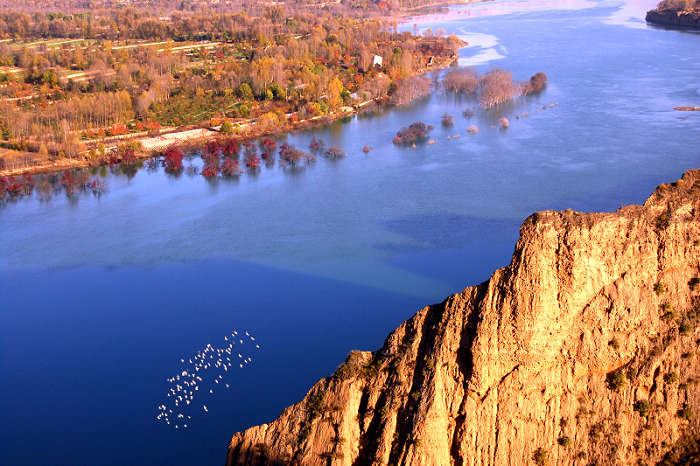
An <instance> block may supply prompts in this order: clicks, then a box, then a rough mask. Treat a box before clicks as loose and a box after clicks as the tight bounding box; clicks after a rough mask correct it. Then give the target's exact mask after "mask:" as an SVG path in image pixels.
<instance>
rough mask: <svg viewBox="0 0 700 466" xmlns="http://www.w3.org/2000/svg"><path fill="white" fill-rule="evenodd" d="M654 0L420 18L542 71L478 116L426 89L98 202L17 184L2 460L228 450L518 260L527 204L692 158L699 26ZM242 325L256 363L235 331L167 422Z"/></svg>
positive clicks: (0, 332)
mask: <svg viewBox="0 0 700 466" xmlns="http://www.w3.org/2000/svg"><path fill="white" fill-rule="evenodd" d="M651 6H652V3H651V2H649V1H643V2H627V3H622V2H614V1H603V2H593V1H591V2H583V1H579V0H576V1H569V2H567V1H559V2H557V1H552V2H548V1H540V2H526V1H522V2H517V1H516V2H506V1H497V2H489V3H483V4H477V5H474V6H458V7H454V8H451V10H450V13H449V14H447V15H437V16H429V17H424V18H420V19H418V20H416V21H411V22H409V23H407V24H405V25H403V26H401V27H402V28H404V29H406V30H413V28H414V27H416V28H418V29H421V30H425V29H426V28H431V29H432V30H433V31H437V29H439V28H443V29H445V31H446V33H448V34H451V33H454V34H457V35H459V36H460V37H462V38H464V39H465V40H467V41H468V42H469V43H470V46H468V47H465V48H464V49H462V50H461V51H460V58H459V64H460V65H461V66H474V67H476V68H477V69H478V70H479V71H480V72H483V71H485V70H487V69H489V68H491V67H494V66H498V67H502V68H504V69H507V70H509V71H511V72H512V73H513V76H514V77H515V78H516V79H518V80H526V79H528V78H529V77H530V76H531V75H532V74H534V73H535V72H538V71H543V72H545V73H546V74H547V76H548V78H549V84H548V86H547V88H546V90H545V91H544V92H542V93H541V94H540V95H538V96H534V97H528V98H524V99H520V100H518V101H516V102H515V103H513V104H512V105H508V106H506V107H502V108H500V109H498V110H497V111H490V112H486V111H477V112H476V114H475V115H474V116H473V117H472V118H471V119H465V118H463V117H462V111H463V110H464V109H465V108H473V107H474V106H475V105H474V102H473V101H470V100H469V99H464V98H455V97H454V96H446V95H444V94H442V93H441V92H436V93H434V94H433V95H432V96H431V97H430V98H428V99H426V100H423V101H420V102H416V103H414V104H412V105H410V106H408V107H405V108H401V109H391V110H388V111H385V112H382V113H380V114H377V115H374V116H363V117H353V118H350V119H349V120H348V121H344V122H337V123H334V124H333V125H331V126H329V127H326V128H321V129H315V130H312V131H307V132H299V133H296V134H290V135H288V136H285V137H284V138H281V140H280V141H279V142H280V143H281V142H283V141H284V140H286V141H287V142H290V143H293V144H295V145H297V146H299V147H304V148H306V147H308V145H309V141H310V140H311V138H312V137H314V136H316V137H321V138H323V139H324V140H325V141H326V143H327V144H328V145H337V146H340V147H342V148H343V149H344V150H345V151H346V152H347V154H348V155H347V157H345V158H344V159H342V160H338V161H331V160H326V159H323V158H320V159H319V160H318V161H317V162H316V163H315V164H313V165H311V166H309V167H307V168H305V169H304V170H298V171H294V172H291V171H289V170H285V169H283V168H282V167H280V165H279V164H275V165H274V166H273V167H271V168H267V167H263V168H262V169H261V171H260V173H259V174H257V175H247V174H244V175H243V176H242V177H241V178H240V179H239V180H224V179H219V180H217V181H213V182H212V181H209V180H207V179H205V178H204V177H202V176H198V175H194V176H190V175H188V174H187V173H184V174H182V175H181V176H179V177H173V176H171V175H168V174H166V173H164V171H163V169H162V168H158V169H155V170H148V169H142V170H139V171H138V172H136V173H135V174H132V175H130V176H127V175H125V174H123V173H121V172H119V170H111V171H107V173H106V174H105V176H104V178H103V179H104V183H105V185H106V192H105V193H104V194H103V195H102V196H93V195H91V194H79V195H75V196H72V197H67V196H65V195H64V194H61V193H57V194H54V195H53V196H51V198H50V199H48V200H46V199H40V198H39V196H38V195H33V196H30V197H24V198H21V199H17V200H10V201H5V203H4V205H3V206H2V207H0V238H1V241H0V374H2V385H1V386H0V419H2V420H3V422H2V425H1V426H0V445H2V447H0V463H1V464H7V465H25V464H26V465H34V464H36V465H38V464H51V465H73V466H75V465H95V464H99V465H123V464H130V465H150V464H171V465H191V464H222V463H223V462H224V460H225V454H226V447H227V445H228V441H229V439H230V436H231V434H232V433H234V432H235V431H237V430H240V429H243V428H245V427H247V426H250V425H254V424H259V423H263V422H267V421H270V420H272V419H273V418H274V417H276V416H277V415H278V414H279V413H280V411H281V410H282V409H283V408H284V407H285V406H287V405H289V404H291V403H293V402H295V401H298V400H299V399H301V397H302V396H303V395H304V394H305V392H306V391H307V390H308V388H309V387H310V386H311V385H312V384H313V383H314V382H315V381H316V380H317V379H318V378H320V377H323V376H325V375H329V374H330V373H332V372H333V370H334V369H335V367H336V366H337V365H338V364H339V363H341V362H342V361H343V359H344V357H345V356H346V354H347V353H348V351H350V350H351V349H376V348H378V347H379V346H381V344H382V342H383V340H384V338H385V336H386V334H387V333H388V332H389V331H390V330H392V329H393V328H395V327H396V326H397V325H398V324H399V323H400V322H402V321H403V320H405V319H407V318H408V317H410V316H411V315H412V314H413V313H414V312H415V311H416V310H418V309H420V308H421V307H422V306H424V305H427V304H430V303H433V302H438V301H441V300H442V299H443V298H444V297H446V296H447V295H449V294H451V293H454V292H457V291H459V290H461V289H463V288H464V287H466V286H469V285H472V284H476V283H479V282H481V281H483V280H485V279H487V278H488V277H489V275H490V274H491V273H492V272H493V271H494V270H495V269H496V268H498V267H501V266H504V265H506V264H507V263H508V262H509V260H510V256H511V254H512V252H513V246H514V243H515V241H516V240H517V237H518V228H519V226H520V224H521V222H522V221H523V219H524V218H526V217H527V216H528V215H530V214H531V213H532V212H534V211H537V210H548V209H567V208H571V209H575V210H581V211H585V212H589V211H600V210H615V209H617V208H618V207H620V206H621V205H623V204H628V203H640V202H643V201H644V200H645V198H646V197H647V196H648V195H649V194H650V193H651V191H652V190H653V189H654V187H655V186H656V185H658V184H660V183H663V182H669V181H673V180H675V179H677V178H678V177H680V175H681V174H682V173H683V171H685V170H687V169H689V168H696V167H698V164H699V162H700V150H699V149H698V145H697V143H698V141H700V112H678V111H674V110H673V108H674V107H676V106H682V105H695V106H697V105H700V80H699V79H698V77H700V62H698V60H697V57H700V35H698V34H697V33H691V32H682V31H672V30H664V29H659V28H654V27H650V26H647V25H646V24H645V23H644V21H643V17H644V12H645V11H646V9H648V8H650V7H651ZM414 23H416V25H415V26H414ZM444 113H450V114H453V115H454V116H455V125H454V126H453V127H451V128H447V129H446V128H443V127H442V126H441V125H440V117H441V115H442V114H444ZM525 113H527V116H523V115H525ZM501 116H506V117H508V118H509V120H510V127H509V128H508V129H507V130H500V129H499V128H498V127H497V120H498V118H499V117H501ZM516 116H519V117H520V118H516ZM414 121H425V122H426V123H432V124H433V125H435V127H436V128H435V129H434V130H433V131H432V135H431V137H433V138H434V139H436V142H435V144H432V145H428V144H426V145H419V146H418V147H417V148H415V149H411V148H400V147H397V146H394V145H393V144H392V142H391V141H392V138H393V136H394V134H395V133H396V131H398V130H399V129H400V128H401V127H403V126H407V125H408V124H410V123H412V122H414ZM472 124H473V125H476V126H478V127H479V129H480V131H479V133H478V134H476V135H470V134H467V132H466V128H467V126H469V125H472ZM457 134H459V136H460V137H459V138H455V137H454V135H457ZM448 136H449V138H448ZM365 145H368V146H371V147H372V148H373V149H372V151H371V152H369V153H368V154H364V153H363V152H362V150H361V149H362V147H363V146H365ZM200 162H201V160H199V158H197V157H194V158H192V159H190V160H188V161H186V162H185V165H186V166H188V165H193V166H197V165H198V164H200ZM234 330H236V331H237V332H238V334H237V335H236V337H235V338H236V340H239V338H238V336H243V335H244V332H245V331H248V332H249V334H250V335H251V336H254V338H255V342H253V341H252V340H251V339H250V338H249V337H245V341H243V344H241V343H238V341H236V343H237V345H238V346H237V347H236V348H244V350H245V351H242V352H243V353H244V354H243V356H244V359H246V363H245V364H242V365H243V368H240V367H238V366H239V364H238V362H239V361H242V359H241V358H238V357H237V355H235V353H237V352H238V351H239V350H237V349H236V350H234V351H233V354H234V360H236V361H235V362H236V364H234V365H233V366H232V367H231V369H230V370H227V371H226V372H225V373H224V372H222V373H221V374H222V375H223V377H222V378H221V379H220V380H221V382H220V383H216V382H212V381H209V385H207V386H206V389H205V387H202V389H201V390H199V391H197V392H195V394H196V396H195V398H194V400H193V402H192V404H191V405H187V406H186V409H185V408H183V407H182V406H181V407H180V408H178V409H182V410H184V411H183V412H186V414H185V417H184V418H183V420H181V421H173V422H172V423H171V424H167V423H165V422H162V419H157V418H156V416H157V415H158V414H159V412H160V411H159V408H158V407H159V406H161V405H162V404H165V403H167V402H171V401H172V397H167V393H168V390H169V388H170V387H171V386H172V384H171V383H169V382H168V381H166V379H168V378H170V377H173V376H175V375H176V374H178V375H179V374H181V373H182V371H183V370H185V369H188V368H186V367H185V366H187V364H188V362H189V359H190V358H192V356H193V355H195V354H196V353H197V351H199V350H201V349H202V348H203V347H205V346H206V345H207V344H211V345H213V347H226V345H229V344H230V343H228V342H229V341H231V340H233V339H234V335H232V334H233V332H234ZM224 337H226V340H225V339H224ZM240 340H243V338H241V339H240ZM255 344H259V346H260V348H255V347H254V345H255ZM229 348H230V346H229ZM211 353H212V352H211V351H210V353H209V354H211ZM248 357H250V358H251V359H250V360H247V358H248ZM181 360H184V361H185V362H184V363H183V362H182V361H181ZM188 367H189V366H188ZM190 369H191V368H190ZM183 380H184V376H183ZM203 383H204V382H202V384H203ZM225 383H227V384H229V387H228V388H225V387H224V384H225ZM210 386H211V387H214V388H215V390H214V393H209V391H208V390H209V387H210ZM202 405H206V406H207V411H206V412H205V411H204V410H203V409H202ZM168 406H170V404H168ZM177 413H178V410H177V409H175V410H174V412H173V413H172V415H171V416H175V415H176V414H177ZM187 416H190V417H189V418H188V417H187ZM178 422H179V427H180V428H179V429H174V425H175V424H176V423H178ZM184 423H187V424H188V427H187V428H183V425H184Z"/></svg>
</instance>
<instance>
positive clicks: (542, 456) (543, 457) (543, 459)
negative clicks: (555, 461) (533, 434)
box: [532, 448, 549, 466]
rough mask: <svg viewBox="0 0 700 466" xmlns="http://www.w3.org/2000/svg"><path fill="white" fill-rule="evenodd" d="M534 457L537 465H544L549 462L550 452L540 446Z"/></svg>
mask: <svg viewBox="0 0 700 466" xmlns="http://www.w3.org/2000/svg"><path fill="white" fill-rule="evenodd" d="M532 459H533V460H534V461H535V464H536V465H537V466H544V465H546V464H547V463H549V452H548V451H547V450H545V449H544V448H538V449H537V450H535V453H534V454H533V455H532Z"/></svg>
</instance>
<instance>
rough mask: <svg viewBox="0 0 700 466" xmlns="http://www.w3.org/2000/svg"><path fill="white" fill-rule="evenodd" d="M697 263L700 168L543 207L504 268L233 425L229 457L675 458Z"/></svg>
mask: <svg viewBox="0 0 700 466" xmlns="http://www.w3.org/2000/svg"><path fill="white" fill-rule="evenodd" d="M698 276H700V170H694V171H690V172H688V173H686V174H685V175H684V176H683V178H682V179H681V180H680V181H678V182H676V183H673V184H669V185H662V186H660V187H658V188H657V189H656V191H655V192H654V194H653V195H652V196H651V197H650V198H649V199H648V200H647V202H646V203H645V204H644V205H643V206H628V207H624V208H622V209H620V210H619V211H617V212H616V213H602V214H581V213H578V212H573V211H565V212H540V213H536V214H534V215H532V216H531V217H530V218H528V219H527V220H526V221H525V222H524V223H523V225H522V227H521V235H520V239H519V241H518V243H517V245H516V248H515V253H514V254H513V258H512V261H511V263H510V265H509V266H507V267H504V268H502V269H499V270H497V271H496V272H495V273H494V275H493V276H492V277H491V278H490V279H489V280H488V281H486V282H484V283H482V284H480V285H478V286H473V287H469V288H467V289H465V290H464V291H462V292H461V293H458V294H455V295H453V296H450V297H449V298H447V299H446V300H445V301H444V302H442V303H440V304H436V305H433V306H429V307H426V308H424V309H422V310H421V311H419V312H418V313H417V314H416V315H415V316H414V317H413V318H411V319H410V320H408V321H406V322H405V323H403V324H402V325H401V326H400V327H399V328H397V329H396V330H395V331H394V332H393V333H392V334H390V335H389V337H388V338H387V340H386V342H385V344H384V346H383V347H382V348H381V349H380V350H378V351H376V352H373V353H371V352H359V351H358V352H353V353H351V354H350V355H349V356H348V359H347V360H346V361H345V362H344V363H343V364H342V365H341V366H340V367H339V368H338V370H337V371H336V372H335V374H333V375H332V376H331V377H328V378H324V379H322V380H320V381H319V382H317V383H316V384H315V385H314V386H313V387H312V388H311V390H310V391H309V393H308V394H307V396H306V397H305V398H304V399H303V400H302V401H301V402H299V403H297V404H295V405H293V406H290V407H289V408H287V409H285V410H284V411H283V412H282V414H281V415H280V417H279V418H278V419H277V420H275V421H273V422H272V423H270V424H263V425H261V426H256V427H252V428H250V429H248V430H246V431H244V432H241V433H238V434H236V435H234V436H233V438H232V440H231V444H230V449H229V453H228V463H229V464H230V465H238V464H304V465H307V464H308V465H325V464H334V465H335V464H337V465H350V464H406V465H451V464H456V465H463V464H475V465H476V464H479V465H483V464H494V465H496V464H497V465H505V464H513V465H520V464H527V463H534V462H540V463H542V464H544V463H545V462H547V463H549V464H590V463H598V464H637V463H638V462H639V461H643V462H645V463H655V462H659V461H662V460H664V457H665V456H666V459H667V460H668V461H678V458H683V456H682V455H684V454H685V455H688V454H689V453H688V451H689V449H688V448H687V446H688V445H691V444H693V442H694V441H697V438H698V434H699V432H700V428H699V423H698V417H700V385H698V382H699V381H700V352H699V351H698V344H699V343H700V326H697V324H698V311H700V284H698V283H697V282H698V279H697V277H698ZM674 447H675V450H674ZM684 449H685V451H684ZM672 450H673V451H672ZM670 452H671V453H670ZM667 455H668V456H667ZM674 455H675V456H674Z"/></svg>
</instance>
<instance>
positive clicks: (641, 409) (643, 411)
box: [633, 400, 650, 417]
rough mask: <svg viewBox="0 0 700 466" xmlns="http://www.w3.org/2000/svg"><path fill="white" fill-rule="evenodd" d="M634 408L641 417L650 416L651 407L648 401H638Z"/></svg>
mask: <svg viewBox="0 0 700 466" xmlns="http://www.w3.org/2000/svg"><path fill="white" fill-rule="evenodd" d="M633 408H634V410H635V411H637V412H638V413H639V415H640V416H642V417H647V414H649V408H650V406H649V402H648V401H647V400H637V401H635V402H634V406H633Z"/></svg>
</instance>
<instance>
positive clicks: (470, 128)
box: [467, 125, 479, 134]
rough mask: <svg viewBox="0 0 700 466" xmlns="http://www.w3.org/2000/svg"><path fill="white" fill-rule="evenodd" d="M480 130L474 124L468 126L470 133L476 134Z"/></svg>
mask: <svg viewBox="0 0 700 466" xmlns="http://www.w3.org/2000/svg"><path fill="white" fill-rule="evenodd" d="M478 132H479V128H477V127H476V126H474V125H471V126H470V127H469V128H467V133H469V134H476V133H478Z"/></svg>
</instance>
